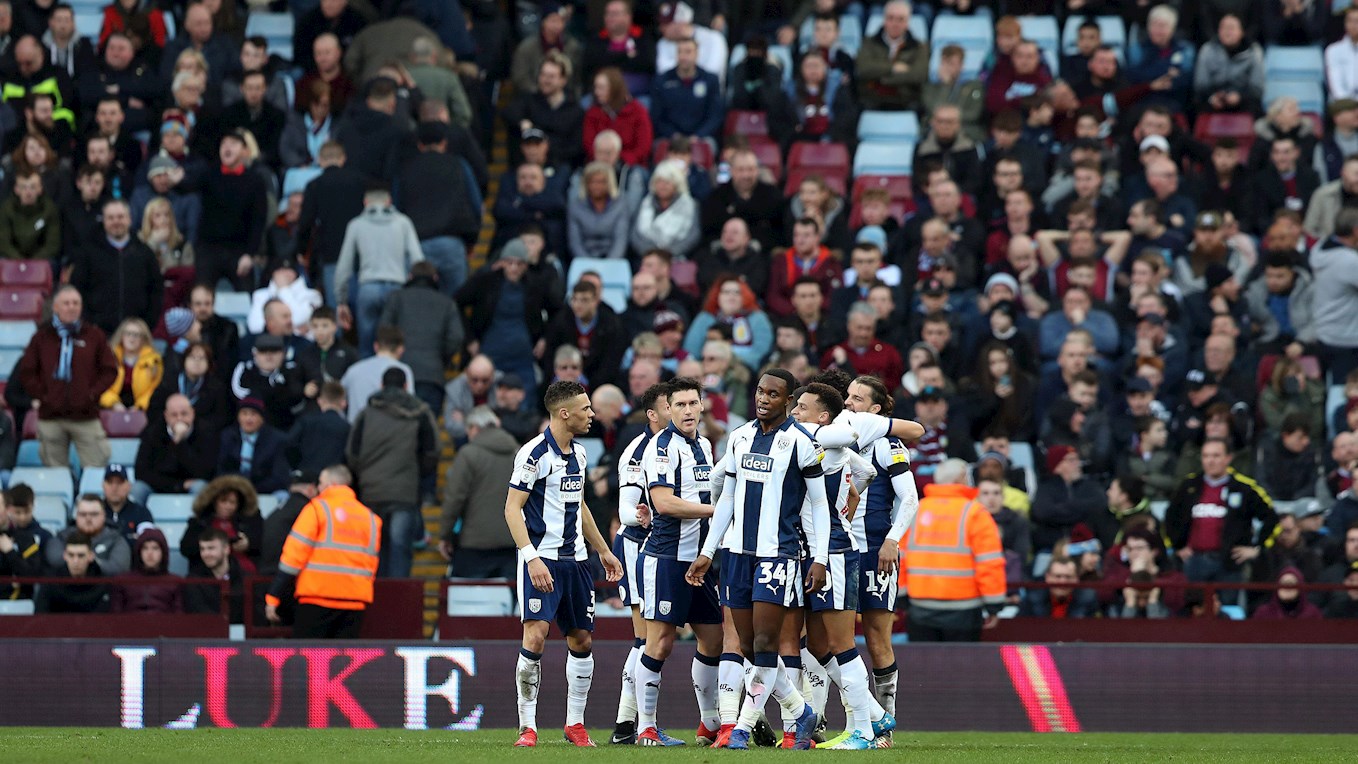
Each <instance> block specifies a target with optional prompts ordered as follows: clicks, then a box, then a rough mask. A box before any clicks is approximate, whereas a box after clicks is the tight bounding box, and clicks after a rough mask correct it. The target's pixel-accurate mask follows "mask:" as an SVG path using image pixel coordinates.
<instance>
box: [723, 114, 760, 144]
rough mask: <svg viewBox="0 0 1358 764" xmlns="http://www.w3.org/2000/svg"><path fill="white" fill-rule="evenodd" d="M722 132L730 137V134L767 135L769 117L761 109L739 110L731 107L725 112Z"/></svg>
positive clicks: (746, 135)
mask: <svg viewBox="0 0 1358 764" xmlns="http://www.w3.org/2000/svg"><path fill="white" fill-rule="evenodd" d="M722 134H723V135H725V136H727V137H730V136H732V135H743V136H745V137H747V138H748V137H749V136H752V135H761V136H764V137H765V138H767V137H768V135H769V118H768V115H767V114H765V113H764V112H762V111H741V110H739V109H733V110H732V111H728V112H726V123H725V126H724V127H723V128H722Z"/></svg>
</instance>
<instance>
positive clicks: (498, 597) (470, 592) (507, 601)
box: [448, 585, 514, 616]
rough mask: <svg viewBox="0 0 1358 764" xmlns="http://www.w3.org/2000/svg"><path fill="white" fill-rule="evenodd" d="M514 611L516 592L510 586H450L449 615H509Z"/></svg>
mask: <svg viewBox="0 0 1358 764" xmlns="http://www.w3.org/2000/svg"><path fill="white" fill-rule="evenodd" d="M513 613H514V592H513V590H511V589H510V588H509V587H508V586H475V585H473V586H450V587H448V615H450V616H459V615H462V616H481V615H496V616H507V615H513Z"/></svg>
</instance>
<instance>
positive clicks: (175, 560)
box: [152, 512, 189, 576]
mask: <svg viewBox="0 0 1358 764" xmlns="http://www.w3.org/2000/svg"><path fill="white" fill-rule="evenodd" d="M152 516H153V517H154V516H155V513H154V512H152ZM156 527H157V528H159V529H160V532H161V533H164V534H165V540H166V541H168V542H170V572H171V573H173V574H175V575H176V576H187V575H188V574H189V561H188V558H186V557H184V555H182V554H180V552H179V542H180V541H182V540H183V539H184V532H185V531H186V530H188V527H189V524H188V522H187V521H185V520H161V519H160V518H156Z"/></svg>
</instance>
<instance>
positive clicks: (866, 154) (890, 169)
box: [853, 141, 915, 175]
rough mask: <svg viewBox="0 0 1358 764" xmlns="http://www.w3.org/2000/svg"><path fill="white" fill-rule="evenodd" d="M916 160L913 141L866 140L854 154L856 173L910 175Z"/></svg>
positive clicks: (854, 171) (854, 172)
mask: <svg viewBox="0 0 1358 764" xmlns="http://www.w3.org/2000/svg"><path fill="white" fill-rule="evenodd" d="M914 161H915V144H914V143H913V142H911V141H892V142H887V141H865V142H863V143H860V144H858V151H856V152H854V155H853V174H854V175H864V174H871V175H909V174H910V168H911V165H912V164H913V163H914Z"/></svg>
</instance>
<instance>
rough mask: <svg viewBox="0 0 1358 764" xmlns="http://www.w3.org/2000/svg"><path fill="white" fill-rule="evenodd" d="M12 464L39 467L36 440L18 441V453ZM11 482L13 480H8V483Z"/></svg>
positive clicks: (39, 461)
mask: <svg viewBox="0 0 1358 764" xmlns="http://www.w3.org/2000/svg"><path fill="white" fill-rule="evenodd" d="M14 464H15V466H16V467H41V466H42V457H41V456H39V452H38V441H36V440H21V441H19V455H18V457H16V459H15V461H14ZM13 482H14V481H13V480H11V481H10V483H13Z"/></svg>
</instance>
